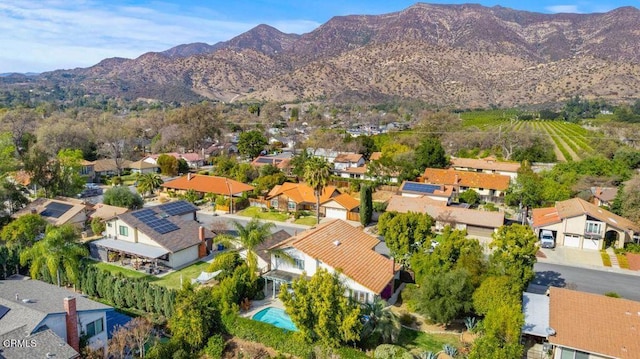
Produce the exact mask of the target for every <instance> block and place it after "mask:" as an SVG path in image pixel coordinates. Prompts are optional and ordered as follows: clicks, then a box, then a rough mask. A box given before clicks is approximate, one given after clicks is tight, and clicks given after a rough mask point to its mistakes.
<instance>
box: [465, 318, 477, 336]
mask: <svg viewBox="0 0 640 359" xmlns="http://www.w3.org/2000/svg"><path fill="white" fill-rule="evenodd" d="M464 325H465V326H466V327H467V330H468V331H470V332H472V333H474V332H475V331H476V329H477V328H478V319H477V318H476V317H466V318H464Z"/></svg>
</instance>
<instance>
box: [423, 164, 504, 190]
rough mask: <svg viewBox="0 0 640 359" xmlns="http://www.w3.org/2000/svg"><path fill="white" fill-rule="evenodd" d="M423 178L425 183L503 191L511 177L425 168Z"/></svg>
mask: <svg viewBox="0 0 640 359" xmlns="http://www.w3.org/2000/svg"><path fill="white" fill-rule="evenodd" d="M423 180H424V182H425V183H433V184H443V185H455V186H463V187H470V188H486V189H495V190H499V191H505V190H506V189H507V188H508V187H509V181H510V180H511V177H509V176H505V175H501V174H497V173H482V172H470V171H457V170H454V169H451V168H450V169H440V168H427V169H425V170H424V175H423Z"/></svg>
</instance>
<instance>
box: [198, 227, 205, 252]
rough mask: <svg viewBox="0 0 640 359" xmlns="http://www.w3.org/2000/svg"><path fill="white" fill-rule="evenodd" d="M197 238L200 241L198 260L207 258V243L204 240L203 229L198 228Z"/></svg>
mask: <svg viewBox="0 0 640 359" xmlns="http://www.w3.org/2000/svg"><path fill="white" fill-rule="evenodd" d="M198 238H199V239H200V245H199V246H198V258H202V257H206V256H207V242H206V241H205V238H204V227H203V226H200V228H198Z"/></svg>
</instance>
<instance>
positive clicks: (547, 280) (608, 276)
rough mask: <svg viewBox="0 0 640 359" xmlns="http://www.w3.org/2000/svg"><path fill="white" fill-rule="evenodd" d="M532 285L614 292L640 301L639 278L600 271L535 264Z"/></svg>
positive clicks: (598, 292) (591, 291) (593, 291)
mask: <svg viewBox="0 0 640 359" xmlns="http://www.w3.org/2000/svg"><path fill="white" fill-rule="evenodd" d="M534 269H535V271H536V277H535V279H534V280H533V283H532V284H537V285H544V286H549V285H552V286H555V287H564V288H570V289H575V290H580V291H583V292H590V293H597V294H604V293H606V292H615V293H618V294H619V295H620V296H622V297H623V298H626V299H631V300H635V301H640V276H636V275H628V274H621V273H613V272H606V271H600V270H593V269H586V268H578V267H569V266H563V265H557V264H549V263H536V264H535V267H534Z"/></svg>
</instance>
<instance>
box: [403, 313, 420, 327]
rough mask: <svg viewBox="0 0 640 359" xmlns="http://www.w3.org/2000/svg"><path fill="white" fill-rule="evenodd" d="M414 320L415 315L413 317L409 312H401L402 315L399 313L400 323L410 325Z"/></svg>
mask: <svg viewBox="0 0 640 359" xmlns="http://www.w3.org/2000/svg"><path fill="white" fill-rule="evenodd" d="M415 321H416V317H414V316H413V315H411V314H409V313H402V315H400V324H402V325H405V326H407V327H410V326H412V325H413V323H414V322H415Z"/></svg>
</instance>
